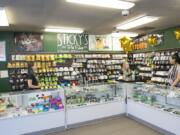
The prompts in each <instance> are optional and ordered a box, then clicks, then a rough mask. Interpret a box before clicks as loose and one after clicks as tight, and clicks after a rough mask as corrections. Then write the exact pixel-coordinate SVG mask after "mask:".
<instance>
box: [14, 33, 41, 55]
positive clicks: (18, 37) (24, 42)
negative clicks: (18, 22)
mask: <svg viewBox="0 0 180 135" xmlns="http://www.w3.org/2000/svg"><path fill="white" fill-rule="evenodd" d="M14 38H15V39H14V41H15V45H16V51H17V52H39V51H42V50H43V35H42V34H40V33H15V35H14Z"/></svg>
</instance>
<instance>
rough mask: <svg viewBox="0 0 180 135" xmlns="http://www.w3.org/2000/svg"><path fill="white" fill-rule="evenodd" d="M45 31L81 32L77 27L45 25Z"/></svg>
mask: <svg viewBox="0 0 180 135" xmlns="http://www.w3.org/2000/svg"><path fill="white" fill-rule="evenodd" d="M44 31H45V32H56V33H83V30H82V29H79V28H66V27H47V28H45V30H44Z"/></svg>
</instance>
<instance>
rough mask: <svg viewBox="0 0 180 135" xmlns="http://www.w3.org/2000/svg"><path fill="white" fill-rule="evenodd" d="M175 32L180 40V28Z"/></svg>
mask: <svg viewBox="0 0 180 135" xmlns="http://www.w3.org/2000/svg"><path fill="white" fill-rule="evenodd" d="M174 34H175V36H176V39H177V40H180V29H178V30H176V31H175V32H174Z"/></svg>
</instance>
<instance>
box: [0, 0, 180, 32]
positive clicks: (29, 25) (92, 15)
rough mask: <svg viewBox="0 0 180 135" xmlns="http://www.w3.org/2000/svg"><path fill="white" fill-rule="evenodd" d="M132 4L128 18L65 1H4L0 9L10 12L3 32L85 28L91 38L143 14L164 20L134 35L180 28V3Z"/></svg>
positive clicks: (170, 0)
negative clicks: (179, 26)
mask: <svg viewBox="0 0 180 135" xmlns="http://www.w3.org/2000/svg"><path fill="white" fill-rule="evenodd" d="M130 1H132V2H135V4H136V5H135V7H134V8H132V9H131V10H130V11H131V14H130V15H129V16H128V17H123V16H122V15H121V10H118V9H107V8H99V7H90V6H82V5H78V4H72V3H67V2H65V0H0V6H5V7H6V9H7V14H8V19H9V22H10V24H11V25H10V27H1V28H0V30H1V31H2V30H10V31H42V29H43V28H44V27H45V26H67V27H79V28H83V29H84V30H85V31H86V32H87V33H90V34H107V33H111V32H112V31H114V30H115V27H116V25H117V24H119V23H122V22H124V21H126V20H129V19H131V18H134V17H136V16H139V15H142V14H147V15H152V16H160V17H161V18H160V20H158V21H157V22H153V23H150V24H147V25H144V26H141V27H139V28H143V27H155V29H153V30H148V31H147V30H138V29H139V28H136V29H132V30H131V31H136V32H139V33H146V32H150V31H154V30H158V29H163V28H167V27H171V26H177V25H180V17H179V13H180V0H130Z"/></svg>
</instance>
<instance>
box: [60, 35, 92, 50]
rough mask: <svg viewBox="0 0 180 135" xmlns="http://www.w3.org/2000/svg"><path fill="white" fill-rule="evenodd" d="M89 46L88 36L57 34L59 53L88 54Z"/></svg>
mask: <svg viewBox="0 0 180 135" xmlns="http://www.w3.org/2000/svg"><path fill="white" fill-rule="evenodd" d="M88 45H89V39H88V35H87V34H57V51H58V52H87V51H88Z"/></svg>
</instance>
